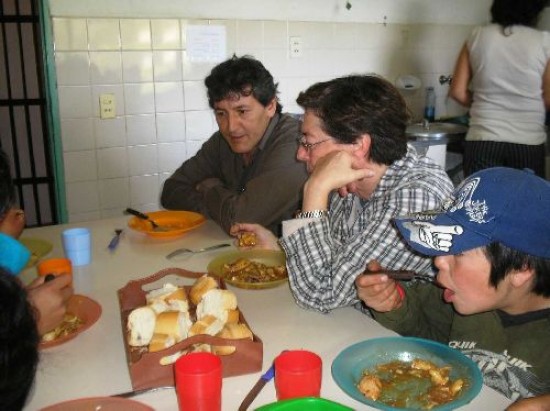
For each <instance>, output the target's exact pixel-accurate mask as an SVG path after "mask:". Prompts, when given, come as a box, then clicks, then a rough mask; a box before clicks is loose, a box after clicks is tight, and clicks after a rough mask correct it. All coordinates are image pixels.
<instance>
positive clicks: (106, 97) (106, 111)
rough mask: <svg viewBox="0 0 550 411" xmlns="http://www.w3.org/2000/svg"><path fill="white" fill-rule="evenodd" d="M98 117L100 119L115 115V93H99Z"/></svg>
mask: <svg viewBox="0 0 550 411" xmlns="http://www.w3.org/2000/svg"><path fill="white" fill-rule="evenodd" d="M99 117H101V118H102V119H108V118H115V117H116V103H115V95H114V94H111V93H104V94H100V95H99Z"/></svg>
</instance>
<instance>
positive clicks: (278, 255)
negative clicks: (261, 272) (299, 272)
mask: <svg viewBox="0 0 550 411" xmlns="http://www.w3.org/2000/svg"><path fill="white" fill-rule="evenodd" d="M239 258H246V259H247V260H252V261H255V262H258V263H262V264H265V265H267V266H277V265H285V264H286V259H285V253H284V252H283V251H273V250H242V251H230V252H228V253H225V254H221V255H219V256H218V257H216V258H214V259H213V260H212V261H210V263H209V264H208V268H207V270H208V273H210V274H212V275H215V276H216V277H220V278H223V279H224V281H225V282H226V283H227V284H231V285H234V286H235V287H239V288H246V289H250V290H259V289H263V288H271V287H276V286H278V285H281V284H284V283H286V282H287V281H288V278H283V279H278V280H273V281H265V282H260V283H250V282H242V281H234V280H230V279H227V278H225V277H224V276H223V265H224V264H231V263H233V262H235V261H236V260H238V259H239Z"/></svg>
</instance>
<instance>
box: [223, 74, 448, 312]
mask: <svg viewBox="0 0 550 411" xmlns="http://www.w3.org/2000/svg"><path fill="white" fill-rule="evenodd" d="M297 102H298V104H299V105H300V106H301V107H302V108H303V109H304V111H305V113H304V120H303V124H302V138H301V140H299V146H298V152H297V158H298V160H300V161H302V162H304V163H305V164H306V166H307V170H308V172H309V174H310V175H309V178H308V180H307V181H306V183H305V184H304V189H303V205H302V210H301V211H300V212H299V213H298V214H297V215H296V216H295V218H294V219H290V220H287V221H283V235H282V237H281V238H280V239H277V238H276V237H275V236H273V235H272V234H271V233H269V231H267V230H265V229H264V228H263V227H261V226H258V225H257V224H235V225H234V226H233V228H232V230H231V233H232V234H233V235H239V234H240V233H242V232H250V231H252V232H254V233H255V234H256V236H257V244H258V247H261V248H272V249H275V248H279V246H280V247H282V248H283V249H284V251H285V253H286V262H287V263H286V264H287V270H288V276H289V282H290V287H291V289H292V292H293V294H294V296H295V298H296V301H297V303H298V304H299V305H300V306H302V307H304V308H309V309H314V310H318V311H321V312H330V311H331V310H333V309H335V308H338V307H342V306H349V305H355V306H357V307H358V308H362V307H363V306H362V305H361V301H360V299H359V298H358V296H357V292H356V288H355V284H354V280H355V278H356V277H357V276H358V275H360V274H361V273H363V272H364V271H365V268H366V266H367V262H369V261H371V260H377V261H379V262H380V264H382V266H383V267H385V268H387V269H390V270H392V269H393V270H412V271H415V272H417V273H424V274H428V275H432V276H433V275H434V272H433V269H432V264H431V259H430V258H427V257H424V256H421V255H419V254H417V253H415V252H413V251H412V250H411V249H410V248H408V247H407V245H406V244H405V242H404V241H402V239H401V237H400V235H399V232H398V231H397V228H396V227H395V226H394V225H393V224H392V220H393V219H394V218H395V217H397V216H400V215H404V214H408V213H414V212H420V211H423V210H429V209H433V208H437V207H439V206H440V205H441V203H442V202H443V200H445V199H446V198H447V197H448V196H449V195H450V194H451V192H452V190H453V185H452V183H451V180H450V179H449V177H448V176H447V174H446V173H445V171H444V170H442V169H441V168H440V167H439V166H438V165H436V164H435V163H434V162H433V161H432V160H430V159H429V158H427V157H420V156H419V155H418V154H417V153H416V151H415V149H414V148H413V147H412V146H409V145H407V137H406V135H405V129H406V127H407V121H408V112H407V107H406V103H405V101H404V99H403V97H402V96H401V95H400V94H399V92H398V91H397V89H396V88H395V87H394V86H393V85H391V84H390V83H389V82H387V81H386V80H384V79H382V78H381V77H378V76H373V75H353V76H347V77H341V78H337V79H334V80H330V81H327V82H322V83H317V84H314V85H312V86H311V87H309V88H308V89H307V90H306V91H304V92H302V93H300V95H299V96H298V99H297Z"/></svg>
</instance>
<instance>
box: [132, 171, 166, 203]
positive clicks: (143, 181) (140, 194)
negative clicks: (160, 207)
mask: <svg viewBox="0 0 550 411" xmlns="http://www.w3.org/2000/svg"><path fill="white" fill-rule="evenodd" d="M159 197H160V184H159V180H158V177H157V176H156V175H149V176H138V177H130V203H131V205H132V207H136V208H137V207H138V206H139V205H141V204H156V203H157V202H158V199H159ZM140 209H142V210H145V211H147V210H146V208H142V207H140ZM152 210H154V208H153V209H152Z"/></svg>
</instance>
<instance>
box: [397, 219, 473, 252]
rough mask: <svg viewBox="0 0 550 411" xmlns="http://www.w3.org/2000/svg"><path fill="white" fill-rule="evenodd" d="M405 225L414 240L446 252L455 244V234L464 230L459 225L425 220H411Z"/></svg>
mask: <svg viewBox="0 0 550 411" xmlns="http://www.w3.org/2000/svg"><path fill="white" fill-rule="evenodd" d="M403 226H404V227H405V228H406V229H408V230H409V231H410V232H411V238H410V239H411V241H412V242H415V243H417V244H421V245H423V246H424V247H428V248H433V249H434V250H438V251H444V252H447V251H449V249H450V248H451V246H452V245H453V235H460V234H462V232H463V231H464V230H463V229H462V227H461V226H459V225H434V224H431V223H428V222H425V221H410V222H406V223H404V224H403Z"/></svg>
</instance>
